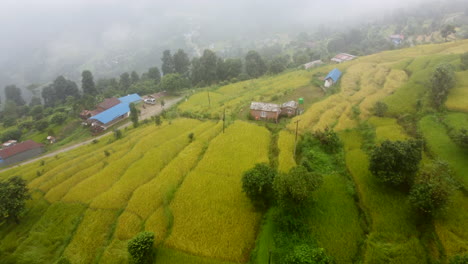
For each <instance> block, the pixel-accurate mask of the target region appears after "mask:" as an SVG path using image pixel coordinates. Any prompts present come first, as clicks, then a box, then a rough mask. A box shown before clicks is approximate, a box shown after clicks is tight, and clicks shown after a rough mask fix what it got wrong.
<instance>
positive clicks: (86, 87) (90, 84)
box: [81, 70, 97, 96]
mask: <svg viewBox="0 0 468 264" xmlns="http://www.w3.org/2000/svg"><path fill="white" fill-rule="evenodd" d="M81 89H82V90H83V95H91V96H92V95H96V94H97V89H96V85H95V84H94V77H93V74H92V73H91V71H88V70H85V71H83V72H82V73H81Z"/></svg>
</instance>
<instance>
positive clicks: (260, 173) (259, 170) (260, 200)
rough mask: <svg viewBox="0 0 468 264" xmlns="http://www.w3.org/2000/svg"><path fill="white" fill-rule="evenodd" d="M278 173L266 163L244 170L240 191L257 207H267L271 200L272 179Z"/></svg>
mask: <svg viewBox="0 0 468 264" xmlns="http://www.w3.org/2000/svg"><path fill="white" fill-rule="evenodd" d="M277 174H278V173H277V172H276V170H274V169H272V168H271V167H270V166H268V165H267V164H266V163H259V164H255V167H253V168H252V169H250V170H248V171H246V172H244V174H243V176H242V191H243V192H244V193H245V194H246V195H247V197H249V199H250V201H251V202H252V204H253V205H254V206H255V207H256V208H257V209H265V208H267V207H268V206H269V205H270V204H271V202H272V200H273V181H274V179H275V178H276V175H277Z"/></svg>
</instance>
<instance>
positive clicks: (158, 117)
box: [154, 115, 161, 126]
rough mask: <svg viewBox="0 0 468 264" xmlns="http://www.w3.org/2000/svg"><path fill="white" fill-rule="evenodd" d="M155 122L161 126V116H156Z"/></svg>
mask: <svg viewBox="0 0 468 264" xmlns="http://www.w3.org/2000/svg"><path fill="white" fill-rule="evenodd" d="M154 123H155V124H156V125H157V126H160V125H161V116H159V115H157V116H155V117H154Z"/></svg>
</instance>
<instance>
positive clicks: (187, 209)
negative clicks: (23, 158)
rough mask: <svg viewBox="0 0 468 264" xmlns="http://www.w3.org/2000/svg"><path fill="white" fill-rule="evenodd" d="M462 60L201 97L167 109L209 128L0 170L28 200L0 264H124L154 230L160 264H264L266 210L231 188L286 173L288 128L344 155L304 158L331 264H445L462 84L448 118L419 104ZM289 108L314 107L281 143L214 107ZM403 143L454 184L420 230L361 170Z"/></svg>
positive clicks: (455, 231) (170, 130) (463, 207)
mask: <svg viewBox="0 0 468 264" xmlns="http://www.w3.org/2000/svg"><path fill="white" fill-rule="evenodd" d="M466 51H468V41H457V42H451V43H444V44H440V45H426V46H417V47H412V48H409V49H400V50H393V51H387V52H382V53H379V54H375V55H371V56H366V57H361V58H358V59H356V60H354V61H351V62H347V63H343V64H339V65H328V66H323V67H319V68H315V69H312V70H310V71H305V70H297V71H288V72H285V73H283V74H280V75H276V76H265V77H261V78H259V79H254V80H248V81H243V82H238V83H233V84H229V85H225V86H221V87H209V88H205V89H201V90H200V91H199V92H196V93H194V94H192V95H191V96H190V97H189V98H188V99H187V100H186V101H185V102H183V103H181V104H180V105H179V106H178V111H179V112H180V113H182V114H186V115H187V116H193V117H204V118H206V119H213V120H211V121H210V120H205V121H200V120H196V119H189V118H176V119H173V120H171V121H167V120H165V121H164V122H163V124H162V125H160V126H156V125H154V123H151V124H146V125H145V124H142V125H141V126H140V127H138V128H136V129H124V130H122V132H123V137H122V138H121V139H115V138H114V136H107V137H103V138H101V139H99V141H98V142H94V143H90V144H87V145H85V146H82V147H80V148H77V149H74V150H72V151H68V152H64V153H61V154H58V155H56V156H54V157H48V158H43V159H41V160H39V161H36V162H33V163H30V164H27V165H21V166H18V167H15V168H12V169H9V170H5V171H3V172H1V173H0V179H1V180H4V179H7V178H9V177H13V176H16V175H18V176H21V177H22V178H23V179H25V180H26V181H27V183H28V187H29V188H30V190H31V194H32V199H31V200H28V201H27V209H26V211H25V212H24V215H23V216H22V217H21V223H20V224H14V223H0V262H1V263H6V264H10V263H11V264H13V263H19V264H23V263H24V264H26V263H28V264H29V263H33V264H34V263H56V262H57V260H59V259H60V258H67V259H68V260H69V261H70V262H71V263H73V264H77V263H79V264H81V263H82V264H88V263H109V264H114V263H123V264H124V263H129V255H128V252H127V243H128V241H129V239H131V238H133V237H134V236H135V235H136V234H137V233H139V232H141V231H144V230H147V231H153V232H154V233H155V245H154V247H155V249H156V252H157V257H156V260H155V263H157V264H165V263H176V264H178V263H181V264H182V263H194V264H197V263H199V264H202V263H203V264H233V263H247V262H248V261H249V260H250V257H251V254H253V255H252V257H253V259H252V263H262V264H263V263H267V262H268V256H269V251H270V250H271V248H272V247H273V248H274V246H275V245H274V243H275V242H274V241H275V233H274V232H275V230H276V229H275V222H274V220H273V217H272V213H271V210H270V211H268V212H269V213H267V214H266V215H263V214H262V212H259V211H257V210H255V209H254V207H253V206H252V204H251V202H250V201H249V199H248V198H247V197H246V195H245V194H244V193H243V192H242V182H241V178H242V175H243V173H244V172H245V171H246V170H248V169H250V168H252V167H253V166H254V165H255V164H256V163H260V162H266V163H269V162H270V163H272V164H276V163H275V161H276V160H277V161H278V170H279V171H280V172H287V171H288V170H289V169H290V168H292V167H294V166H296V160H295V157H294V144H295V134H294V132H295V128H296V124H295V123H294V121H297V120H300V122H299V135H301V134H303V133H305V132H311V131H316V130H318V129H325V128H326V127H332V128H334V130H335V131H337V132H338V135H339V138H340V139H341V141H342V143H343V146H344V152H339V153H335V154H330V153H325V151H323V153H314V154H317V155H316V156H314V157H315V159H314V160H313V161H311V164H312V166H313V167H314V169H315V170H317V171H319V172H320V173H321V174H322V175H323V179H324V182H323V185H322V186H321V188H320V189H318V190H317V191H316V192H314V194H313V202H311V203H310V206H308V208H307V210H308V211H309V212H310V215H308V218H307V221H308V222H307V225H308V226H309V227H310V236H311V237H312V238H313V241H315V242H316V244H317V246H319V247H322V248H324V249H325V251H326V253H327V254H328V255H330V256H332V257H333V259H334V260H335V262H336V263H366V264H367V263H368V264H370V263H395V264H396V263H416V264H417V263H432V262H431V261H433V260H435V262H434V263H437V261H438V262H440V263H448V262H449V259H450V258H451V257H453V256H455V255H457V254H460V253H463V252H468V231H467V230H468V226H467V225H468V222H467V221H466V219H468V198H467V195H466V188H467V186H468V178H467V175H466V172H467V171H468V162H467V161H468V152H466V151H464V150H463V149H461V147H459V146H458V145H457V144H456V143H455V142H454V141H453V139H452V137H451V136H452V135H453V133H455V132H457V131H459V130H460V129H463V128H468V108H467V106H468V102H467V101H466V100H467V98H468V94H467V92H468V79H467V76H468V73H467V72H466V71H464V72H462V71H458V72H457V73H456V78H457V86H456V87H455V88H454V89H453V90H451V91H450V94H449V96H448V99H447V101H446V107H447V110H448V111H441V112H437V111H435V110H434V109H433V108H432V107H431V105H430V102H429V94H428V91H429V90H428V87H429V86H428V82H429V80H428V78H429V76H430V74H431V72H432V71H433V69H434V68H435V67H436V66H437V65H438V64H440V63H444V62H447V63H451V64H453V65H455V68H456V69H457V70H458V69H459V67H458V64H459V57H458V56H459V54H460V53H463V52H466ZM334 67H337V68H339V69H340V70H341V71H342V72H343V76H342V77H341V79H340V81H339V82H338V84H337V86H338V87H337V88H339V89H337V91H336V92H335V93H326V95H324V93H322V91H321V89H320V88H319V87H317V85H316V84H315V83H317V80H319V79H320V78H321V76H323V75H325V74H326V73H327V72H328V71H330V70H331V69H333V68H334ZM208 94H209V99H208ZM322 95H324V96H323V98H318V97H319V96H322ZM296 97H303V98H309V99H310V100H311V102H307V103H306V104H305V105H304V106H303V107H304V108H305V109H304V110H305V112H304V113H303V114H302V115H300V116H297V117H295V118H292V119H285V120H284V121H283V120H282V122H280V123H279V124H277V125H276V126H277V127H279V128H281V127H284V126H285V127H286V128H285V129H282V130H281V131H279V133H278V134H276V133H277V131H276V130H273V131H274V132H273V133H275V134H273V136H272V134H271V133H270V131H269V130H268V129H267V128H266V127H269V128H270V129H271V126H268V125H265V123H263V122H255V121H241V120H229V122H228V125H227V127H226V129H225V131H224V133H223V132H222V131H223V129H222V127H223V123H222V122H220V121H218V120H219V118H220V117H221V114H222V112H223V111H224V109H226V114H228V115H230V116H232V117H233V118H232V119H236V118H238V117H240V119H245V117H244V116H242V117H241V116H240V114H239V113H242V114H244V113H245V114H247V111H246V109H248V106H249V105H250V102H251V101H264V102H275V103H279V102H282V101H283V100H289V99H297V98H296ZM208 100H209V101H208ZM312 101H313V102H312ZM379 101H381V102H384V103H386V104H387V105H388V111H387V112H386V113H385V115H384V116H385V117H376V116H375V115H374V111H373V108H374V105H375V103H376V102H379ZM236 115H237V116H236ZM408 116H409V117H411V118H413V117H414V118H417V119H419V121H418V122H417V124H415V127H410V126H408V124H407V123H405V121H406V120H407V119H406V117H408ZM411 129H413V130H414V131H413V130H411ZM412 132H416V133H412ZM192 133H193V137H191V136H189V134H192ZM411 135H412V136H416V135H418V136H419V135H420V136H421V137H422V138H423V139H424V142H425V149H424V151H425V152H424V153H423V157H424V160H423V162H427V161H429V160H430V159H442V160H445V161H447V163H448V164H449V165H450V167H451V169H452V170H453V171H454V176H455V180H456V181H457V182H458V183H459V185H460V188H459V189H458V190H456V191H455V192H454V195H453V196H452V197H451V200H450V203H449V206H448V207H447V208H446V209H445V210H444V211H443V212H442V213H441V214H440V215H437V216H435V217H434V218H433V220H432V222H430V223H429V222H428V225H430V228H427V227H422V226H421V225H420V224H421V221H420V220H421V219H420V217H419V216H418V214H417V213H416V212H415V210H414V209H413V208H412V207H411V205H410V203H409V200H408V196H407V193H404V192H403V191H397V190H394V189H392V188H388V187H386V186H384V185H382V184H381V183H379V182H378V181H377V180H376V179H375V177H374V176H372V175H371V173H370V172H369V170H368V167H369V156H368V155H369V148H368V147H369V145H370V146H373V145H374V144H375V145H378V144H380V143H381V142H382V141H384V140H387V139H388V140H406V139H409V138H411ZM276 139H277V140H276ZM275 144H276V145H275ZM276 150H278V151H276ZM270 159H271V160H270ZM337 160H340V161H339V162H341V163H339V162H338V161H337ZM273 209H274V208H273ZM262 219H263V221H262ZM428 230H429V231H428ZM428 241H429V242H428Z"/></svg>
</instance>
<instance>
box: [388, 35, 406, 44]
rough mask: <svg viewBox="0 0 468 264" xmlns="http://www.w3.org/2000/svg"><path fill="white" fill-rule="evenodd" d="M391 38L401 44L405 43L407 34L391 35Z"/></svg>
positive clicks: (395, 42) (394, 42)
mask: <svg viewBox="0 0 468 264" xmlns="http://www.w3.org/2000/svg"><path fill="white" fill-rule="evenodd" d="M390 40H391V41H392V42H393V44H395V45H401V44H402V43H403V40H405V36H404V35H401V34H396V35H391V36H390Z"/></svg>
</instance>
